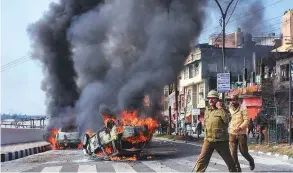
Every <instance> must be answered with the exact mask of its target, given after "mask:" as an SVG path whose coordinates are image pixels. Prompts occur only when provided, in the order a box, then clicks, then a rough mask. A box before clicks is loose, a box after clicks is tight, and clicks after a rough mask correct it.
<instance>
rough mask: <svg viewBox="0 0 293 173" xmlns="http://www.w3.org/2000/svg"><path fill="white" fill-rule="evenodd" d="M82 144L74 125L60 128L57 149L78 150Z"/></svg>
mask: <svg viewBox="0 0 293 173" xmlns="http://www.w3.org/2000/svg"><path fill="white" fill-rule="evenodd" d="M80 143H81V140H80V138H79V131H78V129H77V127H76V126H74V125H71V126H68V127H63V128H60V129H59V131H58V133H57V134H56V147H57V148H67V147H70V148H71V147H72V148H78V146H79V144H80Z"/></svg>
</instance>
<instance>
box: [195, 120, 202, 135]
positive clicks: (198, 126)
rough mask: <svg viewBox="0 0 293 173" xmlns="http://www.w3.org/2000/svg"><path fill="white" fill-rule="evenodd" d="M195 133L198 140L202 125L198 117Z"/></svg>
mask: <svg viewBox="0 0 293 173" xmlns="http://www.w3.org/2000/svg"><path fill="white" fill-rule="evenodd" d="M196 123H197V124H196V131H197V138H198V139H199V136H200V134H201V131H202V124H201V121H200V120H199V117H198V118H197V122H196Z"/></svg>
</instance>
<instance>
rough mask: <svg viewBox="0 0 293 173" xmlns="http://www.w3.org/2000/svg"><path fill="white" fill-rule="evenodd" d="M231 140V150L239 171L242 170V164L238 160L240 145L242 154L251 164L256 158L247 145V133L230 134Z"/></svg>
mask: <svg viewBox="0 0 293 173" xmlns="http://www.w3.org/2000/svg"><path fill="white" fill-rule="evenodd" d="M229 142H230V150H231V154H232V157H233V159H234V162H235V164H236V168H237V170H238V171H241V168H240V164H239V161H238V153H237V150H238V146H239V150H240V153H241V154H242V156H243V157H244V158H245V159H246V160H247V161H248V162H249V164H250V165H251V164H254V160H253V158H252V157H251V155H250V154H249V153H248V147H247V136H246V134H243V135H233V134H230V135H229Z"/></svg>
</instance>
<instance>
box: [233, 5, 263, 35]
mask: <svg viewBox="0 0 293 173" xmlns="http://www.w3.org/2000/svg"><path fill="white" fill-rule="evenodd" d="M245 3H246V4H245V6H246V7H245V8H241V9H244V10H243V11H241V15H240V16H244V17H242V18H240V19H239V20H238V21H239V22H240V23H239V25H240V27H241V29H243V31H244V32H247V33H250V34H254V33H260V32H261V30H262V28H263V25H262V24H263V23H262V21H263V19H264V10H262V9H263V8H264V3H263V0H248V1H245Z"/></svg>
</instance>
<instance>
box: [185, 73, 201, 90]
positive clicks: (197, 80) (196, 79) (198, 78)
mask: <svg viewBox="0 0 293 173" xmlns="http://www.w3.org/2000/svg"><path fill="white" fill-rule="evenodd" d="M201 82H202V77H201V75H197V76H195V77H193V78H190V79H181V81H180V84H181V85H182V86H183V87H187V86H190V85H193V84H197V83H201Z"/></svg>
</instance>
